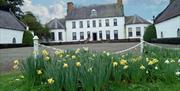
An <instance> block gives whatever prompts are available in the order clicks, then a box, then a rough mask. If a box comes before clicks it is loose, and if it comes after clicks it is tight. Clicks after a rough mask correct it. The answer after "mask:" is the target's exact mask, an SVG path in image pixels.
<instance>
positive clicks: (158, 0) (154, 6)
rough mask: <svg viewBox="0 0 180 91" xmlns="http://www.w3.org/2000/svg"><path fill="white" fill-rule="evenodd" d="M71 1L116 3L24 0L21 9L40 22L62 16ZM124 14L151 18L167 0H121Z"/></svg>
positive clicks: (93, 0)
mask: <svg viewBox="0 0 180 91" xmlns="http://www.w3.org/2000/svg"><path fill="white" fill-rule="evenodd" d="M70 1H71V2H73V3H74V4H75V6H88V5H94V4H96V5H99V4H100V5H101V4H111V3H116V2H117V0H24V6H22V10H23V11H24V12H26V11H31V12H32V13H33V14H34V15H35V16H36V17H37V18H38V19H39V21H41V23H42V24H45V23H47V22H49V21H50V20H52V19H54V18H63V17H64V16H65V15H66V10H67V8H66V3H67V2H70ZM123 4H124V12H125V16H130V15H139V16H141V17H143V18H145V19H147V20H152V17H153V16H157V15H158V14H159V13H160V12H162V11H163V10H164V9H165V8H166V7H167V5H168V4H169V0H123Z"/></svg>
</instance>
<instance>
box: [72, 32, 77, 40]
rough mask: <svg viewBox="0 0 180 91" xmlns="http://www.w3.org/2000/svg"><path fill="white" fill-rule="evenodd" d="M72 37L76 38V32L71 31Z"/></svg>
mask: <svg viewBox="0 0 180 91" xmlns="http://www.w3.org/2000/svg"><path fill="white" fill-rule="evenodd" d="M72 38H73V40H77V36H76V32H73V33H72Z"/></svg>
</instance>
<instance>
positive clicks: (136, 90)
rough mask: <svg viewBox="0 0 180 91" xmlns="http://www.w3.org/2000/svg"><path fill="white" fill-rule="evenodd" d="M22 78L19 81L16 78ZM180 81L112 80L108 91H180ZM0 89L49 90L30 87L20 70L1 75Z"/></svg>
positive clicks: (10, 90)
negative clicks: (122, 81)
mask: <svg viewBox="0 0 180 91" xmlns="http://www.w3.org/2000/svg"><path fill="white" fill-rule="evenodd" d="M17 78H18V79H20V80H19V81H17V80H16V79H17ZM179 89H180V81H177V82H175V83H171V84H167V83H163V82H156V83H139V84H137V83H136V84H132V83H131V84H128V83H126V82H124V83H113V82H110V83H109V84H108V86H107V90H106V91H179ZM0 91H48V90H44V89H43V87H42V88H41V87H28V85H27V84H26V83H25V81H24V80H23V79H21V78H20V73H19V72H11V73H5V74H2V75H0Z"/></svg>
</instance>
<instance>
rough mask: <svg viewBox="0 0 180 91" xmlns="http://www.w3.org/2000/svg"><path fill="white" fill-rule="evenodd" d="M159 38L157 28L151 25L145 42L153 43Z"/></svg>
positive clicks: (146, 32) (145, 35)
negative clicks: (152, 41) (153, 40)
mask: <svg viewBox="0 0 180 91" xmlns="http://www.w3.org/2000/svg"><path fill="white" fill-rule="evenodd" d="M155 38H157V34H156V28H155V26H154V24H152V25H150V26H148V27H147V29H146V31H145V33H144V36H143V39H144V40H145V41H148V42H151V40H152V39H155Z"/></svg>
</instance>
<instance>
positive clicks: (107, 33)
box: [106, 30, 110, 40]
mask: <svg viewBox="0 0 180 91" xmlns="http://www.w3.org/2000/svg"><path fill="white" fill-rule="evenodd" d="M106 40H110V31H109V30H107V31H106Z"/></svg>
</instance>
